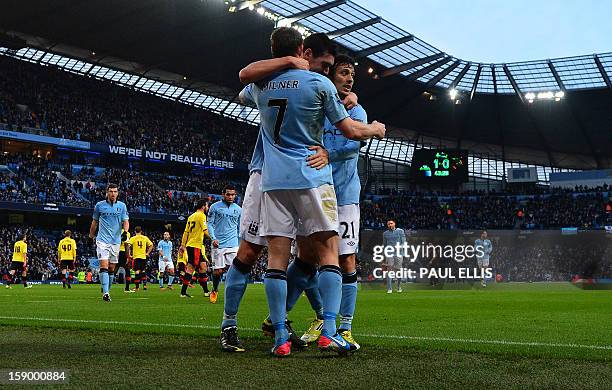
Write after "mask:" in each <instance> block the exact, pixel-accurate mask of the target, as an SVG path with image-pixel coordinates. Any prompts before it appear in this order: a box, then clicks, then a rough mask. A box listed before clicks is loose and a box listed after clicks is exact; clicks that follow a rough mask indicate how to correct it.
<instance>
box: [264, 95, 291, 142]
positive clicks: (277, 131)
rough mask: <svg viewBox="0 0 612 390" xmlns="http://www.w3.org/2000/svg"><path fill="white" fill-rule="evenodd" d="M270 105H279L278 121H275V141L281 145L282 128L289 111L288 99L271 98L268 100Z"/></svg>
mask: <svg viewBox="0 0 612 390" xmlns="http://www.w3.org/2000/svg"><path fill="white" fill-rule="evenodd" d="M268 107H278V114H276V122H275V123H274V143H275V144H277V145H279V144H280V130H281V126H282V125H283V119H285V112H286V111H287V99H270V100H268Z"/></svg>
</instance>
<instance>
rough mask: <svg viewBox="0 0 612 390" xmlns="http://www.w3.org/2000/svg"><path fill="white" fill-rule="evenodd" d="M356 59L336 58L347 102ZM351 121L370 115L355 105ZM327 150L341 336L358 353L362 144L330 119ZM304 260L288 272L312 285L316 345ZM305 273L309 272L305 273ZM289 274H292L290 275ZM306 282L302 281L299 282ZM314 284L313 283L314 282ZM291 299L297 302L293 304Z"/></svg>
mask: <svg viewBox="0 0 612 390" xmlns="http://www.w3.org/2000/svg"><path fill="white" fill-rule="evenodd" d="M354 64H355V60H354V59H353V58H351V57H349V56H346V55H338V56H336V61H335V63H334V66H333V67H332V69H331V72H330V75H329V76H330V79H331V80H332V82H333V83H334V85H335V87H336V90H337V91H338V95H339V96H340V98H341V99H345V98H346V97H347V96H348V94H349V93H351V91H352V89H353V84H354V80H355V65H354ZM348 113H349V115H350V117H351V119H353V120H356V121H359V122H362V123H367V122H368V120H367V115H366V112H365V110H364V109H363V107H362V106H360V105H356V106H355V107H353V108H352V109H350V110H348ZM323 141H324V145H325V149H326V150H327V151H328V152H329V160H330V163H331V168H332V173H333V178H334V189H335V191H336V199H337V202H338V219H339V221H340V231H339V236H340V245H339V262H340V268H341V269H342V301H341V303H340V327H339V329H338V333H340V335H342V337H344V339H346V340H347V341H348V342H349V343H350V344H351V346H352V350H354V351H356V350H358V349H359V348H360V346H359V344H357V342H356V341H355V339H354V338H353V335H352V322H353V316H354V313H355V304H356V300H357V271H356V253H357V248H358V246H359V223H360V221H359V219H360V218H359V214H360V213H359V195H360V192H361V182H360V181H359V173H358V169H357V162H358V160H359V149H360V148H361V146H362V145H361V142H359V141H354V140H351V139H348V138H346V137H345V136H344V135H343V134H342V132H341V131H339V130H338V129H337V128H336V127H335V126H334V125H332V124H331V123H330V122H329V121H328V120H326V121H325V134H324V136H323ZM300 256H301V258H298V259H296V260H297V263H295V264H292V265H291V266H290V267H289V270H288V271H287V277H288V278H289V277H293V278H296V279H297V280H298V283H295V284H294V286H299V285H300V284H305V283H309V282H310V283H309V284H308V287H309V288H307V289H306V295H307V297H308V299H309V301H310V303H311V306H312V307H313V309H315V313H316V318H315V319H314V320H313V321H312V323H311V325H310V327H309V329H308V331H306V333H304V335H303V336H302V340H303V341H304V342H306V343H312V342H315V341H316V340H317V339H318V338H319V335H320V334H321V329H322V328H323V302H322V301H321V295H320V294H319V288H318V283H316V281H317V278H314V279H313V278H312V277H311V273H312V268H310V267H308V266H307V265H302V266H301V267H300V266H299V265H300V262H302V261H303V262H306V263H308V264H313V263H314V261H313V259H312V258H306V257H312V256H313V254H312V253H304V254H300ZM304 270H306V271H307V272H304ZM290 274H293V275H291V276H290ZM299 281H303V282H301V283H300V282H299ZM313 282H314V283H313ZM300 292H301V291H299V290H298V291H297V293H293V294H289V293H288V301H287V310H291V308H292V307H293V305H294V304H295V301H296V300H297V299H298V297H299V293H300ZM291 300H294V301H293V302H292V301H291Z"/></svg>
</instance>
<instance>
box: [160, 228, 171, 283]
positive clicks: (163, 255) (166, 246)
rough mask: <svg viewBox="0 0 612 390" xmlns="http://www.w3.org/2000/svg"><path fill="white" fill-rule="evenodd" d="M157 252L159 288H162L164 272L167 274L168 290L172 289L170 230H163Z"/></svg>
mask: <svg viewBox="0 0 612 390" xmlns="http://www.w3.org/2000/svg"><path fill="white" fill-rule="evenodd" d="M157 250H158V252H159V260H158V261H157V270H158V271H159V288H160V290H163V289H164V274H166V275H167V276H168V290H172V282H174V262H173V261H172V241H170V232H164V239H163V240H160V241H159V242H158V243H157Z"/></svg>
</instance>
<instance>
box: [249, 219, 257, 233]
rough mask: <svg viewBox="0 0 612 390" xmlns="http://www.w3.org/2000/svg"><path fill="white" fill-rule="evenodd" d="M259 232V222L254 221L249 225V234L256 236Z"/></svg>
mask: <svg viewBox="0 0 612 390" xmlns="http://www.w3.org/2000/svg"><path fill="white" fill-rule="evenodd" d="M258 230H259V223H258V222H255V221H253V222H251V223H250V224H249V229H248V232H249V234H252V235H254V236H256V235H257V231H258Z"/></svg>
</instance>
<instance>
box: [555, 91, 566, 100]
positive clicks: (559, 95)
mask: <svg viewBox="0 0 612 390" xmlns="http://www.w3.org/2000/svg"><path fill="white" fill-rule="evenodd" d="M564 96H565V92H563V91H559V92H557V93H555V98H557V99H561V98H562V97H564Z"/></svg>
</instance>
